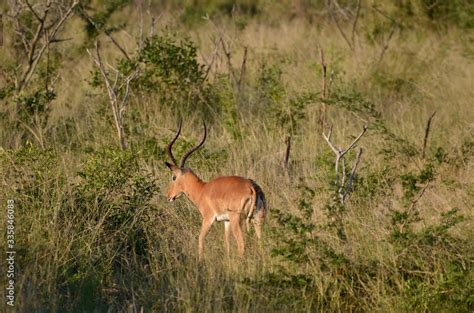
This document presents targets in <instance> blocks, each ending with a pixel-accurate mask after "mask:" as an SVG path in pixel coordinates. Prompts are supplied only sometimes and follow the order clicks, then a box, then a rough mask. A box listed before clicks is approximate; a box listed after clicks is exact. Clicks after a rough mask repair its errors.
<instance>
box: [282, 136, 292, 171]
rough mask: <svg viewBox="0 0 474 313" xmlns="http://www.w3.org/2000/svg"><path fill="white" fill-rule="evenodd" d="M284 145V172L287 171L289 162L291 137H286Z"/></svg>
mask: <svg viewBox="0 0 474 313" xmlns="http://www.w3.org/2000/svg"><path fill="white" fill-rule="evenodd" d="M285 144H286V151H285V161H284V163H283V164H284V166H285V168H286V170H287V171H288V164H289V162H290V152H291V136H288V137H286V140H285Z"/></svg>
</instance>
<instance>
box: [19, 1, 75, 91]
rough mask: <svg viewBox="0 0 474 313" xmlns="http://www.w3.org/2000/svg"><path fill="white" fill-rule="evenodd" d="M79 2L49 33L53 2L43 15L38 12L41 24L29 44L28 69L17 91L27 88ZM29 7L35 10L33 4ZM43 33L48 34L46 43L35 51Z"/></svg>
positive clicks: (48, 3) (73, 5) (56, 22)
mask: <svg viewBox="0 0 474 313" xmlns="http://www.w3.org/2000/svg"><path fill="white" fill-rule="evenodd" d="M78 3H79V2H78V0H75V1H74V2H73V3H72V4H71V6H70V7H69V8H68V9H67V12H66V13H64V14H63V15H62V16H61V18H60V19H59V20H56V21H55V22H53V23H52V24H51V27H52V26H53V25H54V27H52V30H51V32H49V33H46V32H45V29H46V27H45V22H46V18H47V16H48V12H49V9H50V7H51V2H49V1H48V2H47V5H46V7H45V9H44V11H43V17H39V15H37V14H36V15H37V16H38V19H39V24H38V27H37V30H36V33H35V35H34V37H33V39H32V40H31V42H30V43H29V44H28V57H27V67H26V70H25V71H24V72H23V74H22V75H21V78H20V80H19V82H18V84H17V92H20V91H21V90H23V89H24V88H25V86H26V85H27V84H28V82H29V81H30V79H31V77H32V76H33V74H34V71H35V69H36V67H37V65H38V63H39V61H40V60H41V57H42V56H43V54H44V52H45V51H46V49H47V48H48V47H49V45H50V44H51V42H53V40H54V39H55V38H56V35H57V33H58V32H59V30H60V29H61V28H62V26H63V24H64V22H65V21H66V20H67V19H68V18H69V17H70V15H71V14H72V11H73V9H74V8H75V7H76V6H77V4H78ZM28 5H29V3H28ZM29 9H30V10H33V7H31V5H29ZM33 12H35V11H34V10H33ZM35 13H36V12H35ZM35 13H34V14H35ZM43 35H44V36H46V39H45V43H44V44H43V46H42V47H41V48H40V50H39V51H38V53H35V52H36V49H37V45H38V42H39V39H40V38H41V37H42V36H43Z"/></svg>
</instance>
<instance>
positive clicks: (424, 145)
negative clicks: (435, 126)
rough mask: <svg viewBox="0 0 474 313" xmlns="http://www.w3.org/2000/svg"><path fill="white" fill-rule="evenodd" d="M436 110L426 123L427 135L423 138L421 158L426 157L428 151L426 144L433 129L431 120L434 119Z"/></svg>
mask: <svg viewBox="0 0 474 313" xmlns="http://www.w3.org/2000/svg"><path fill="white" fill-rule="evenodd" d="M435 114H436V111H434V112H433V114H431V116H430V118H429V119H428V122H427V123H426V128H425V137H424V139H423V150H422V151H421V158H422V159H425V152H426V145H427V144H428V136H429V134H430V129H431V122H432V121H433V117H434V116H435Z"/></svg>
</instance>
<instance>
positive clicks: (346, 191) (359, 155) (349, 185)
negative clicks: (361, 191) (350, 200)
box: [342, 148, 363, 202]
mask: <svg viewBox="0 0 474 313" xmlns="http://www.w3.org/2000/svg"><path fill="white" fill-rule="evenodd" d="M362 152H363V150H362V148H359V152H358V153H357V159H356V162H355V164H354V166H353V167H352V170H351V174H350V175H349V182H348V183H347V187H346V190H345V192H344V195H343V200H342V201H343V202H344V201H345V199H346V197H347V195H349V193H350V192H351V191H352V182H353V180H354V175H355V172H356V171H357V167H358V166H359V163H360V159H361V157H362Z"/></svg>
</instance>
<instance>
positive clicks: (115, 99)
mask: <svg viewBox="0 0 474 313" xmlns="http://www.w3.org/2000/svg"><path fill="white" fill-rule="evenodd" d="M87 53H89V55H90V56H91V58H92V60H93V61H94V63H95V64H96V66H97V68H98V69H99V71H100V74H101V75H102V79H103V81H104V85H105V88H106V89H107V94H108V96H109V101H110V106H111V108H112V113H113V116H114V122H115V127H116V130H117V136H118V138H119V142H120V148H121V149H122V150H126V149H127V148H128V143H127V138H126V136H125V127H124V112H125V109H126V107H127V103H128V97H129V94H130V83H131V82H132V81H133V80H134V79H135V78H136V77H137V76H138V75H139V71H138V70H136V71H134V72H132V73H131V74H130V75H128V76H127V77H121V74H120V73H119V71H118V70H115V69H114V71H115V78H114V80H113V82H112V81H111V80H110V78H109V76H108V74H107V71H106V70H105V66H104V63H103V61H102V58H101V56H100V49H99V42H98V41H96V44H95V55H94V54H92V53H91V52H90V51H89V50H87ZM119 81H120V83H119Z"/></svg>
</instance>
